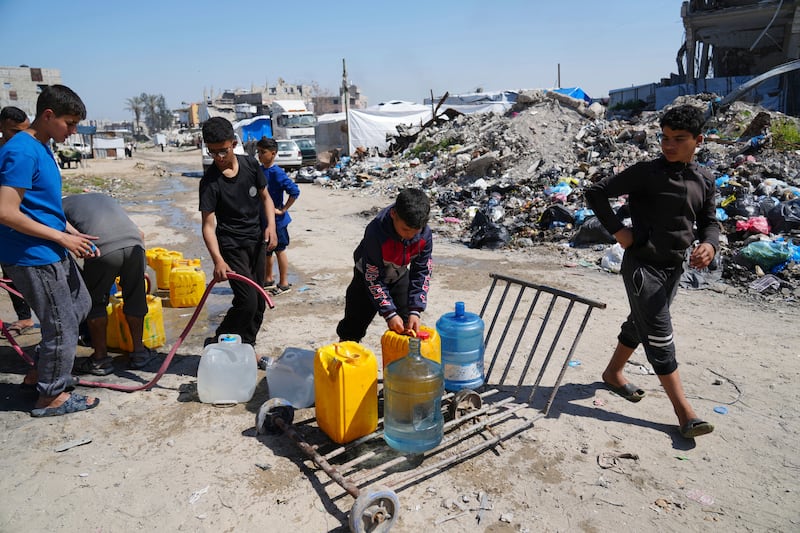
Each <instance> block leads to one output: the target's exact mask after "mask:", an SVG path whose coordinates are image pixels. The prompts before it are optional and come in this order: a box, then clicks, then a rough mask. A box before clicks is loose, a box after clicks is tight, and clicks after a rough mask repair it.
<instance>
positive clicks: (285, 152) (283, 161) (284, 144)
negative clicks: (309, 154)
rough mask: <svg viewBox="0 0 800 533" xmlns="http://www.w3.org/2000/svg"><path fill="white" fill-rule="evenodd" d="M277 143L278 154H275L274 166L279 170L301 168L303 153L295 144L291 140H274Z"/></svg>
mask: <svg viewBox="0 0 800 533" xmlns="http://www.w3.org/2000/svg"><path fill="white" fill-rule="evenodd" d="M276 142H277V143H278V153H277V154H275V164H276V165H278V166H280V167H281V168H283V169H285V170H288V169H295V168H300V167H302V166H303V153H302V152H301V151H300V147H299V146H297V142H296V141H293V140H291V139H280V140H276Z"/></svg>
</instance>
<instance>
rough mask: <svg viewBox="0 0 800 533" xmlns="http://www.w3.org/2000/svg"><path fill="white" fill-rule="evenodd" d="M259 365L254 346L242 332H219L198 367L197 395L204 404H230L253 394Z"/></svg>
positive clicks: (207, 347)
mask: <svg viewBox="0 0 800 533" xmlns="http://www.w3.org/2000/svg"><path fill="white" fill-rule="evenodd" d="M257 377H258V364H257V363H256V354H255V351H254V350H253V347H252V346H250V345H249V344H242V338H241V337H240V336H239V335H231V334H224V335H220V336H219V338H218V341H217V342H214V343H211V344H209V345H208V346H206V347H205V348H204V349H203V355H202V356H201V357H200V365H199V366H198V368H197V394H198V396H200V401H201V402H203V403H214V404H231V403H240V402H247V401H250V399H251V398H252V397H253V393H254V392H255V390H256V381H257Z"/></svg>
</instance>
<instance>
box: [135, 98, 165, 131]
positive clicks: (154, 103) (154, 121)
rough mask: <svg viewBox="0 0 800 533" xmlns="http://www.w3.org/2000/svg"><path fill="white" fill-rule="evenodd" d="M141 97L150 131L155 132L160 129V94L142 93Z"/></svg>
mask: <svg viewBox="0 0 800 533" xmlns="http://www.w3.org/2000/svg"><path fill="white" fill-rule="evenodd" d="M139 99H140V101H141V102H142V106H143V108H144V114H145V121H146V122H147V126H148V127H149V128H150V133H151V134H152V133H155V131H156V130H158V129H160V128H159V124H158V122H159V121H158V109H157V108H158V95H155V94H145V93H142V95H141V96H140V97H139Z"/></svg>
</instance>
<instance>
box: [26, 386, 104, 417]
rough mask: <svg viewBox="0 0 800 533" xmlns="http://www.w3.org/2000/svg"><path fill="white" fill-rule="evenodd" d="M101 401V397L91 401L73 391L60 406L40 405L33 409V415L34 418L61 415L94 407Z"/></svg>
mask: <svg viewBox="0 0 800 533" xmlns="http://www.w3.org/2000/svg"><path fill="white" fill-rule="evenodd" d="M99 403H100V398H95V399H94V402H92V403H89V398H87V397H86V396H83V395H82V394H77V393H75V392H73V393H71V394H70V395H69V398H67V401H65V402H64V403H62V404H61V405H59V406H58V407H40V408H37V409H32V410H31V416H32V417H34V418H40V417H44V416H61V415H66V414H69V413H77V412H78V411H86V410H88V409H94V408H95V407H97V404H99Z"/></svg>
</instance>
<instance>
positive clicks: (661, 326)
mask: <svg viewBox="0 0 800 533" xmlns="http://www.w3.org/2000/svg"><path fill="white" fill-rule="evenodd" d="M682 272H683V269H682V267H681V266H677V267H656V266H653V265H649V264H647V263H642V262H641V261H639V260H637V259H636V258H635V257H634V256H633V255H631V254H630V253H627V252H626V253H625V255H624V256H623V258H622V270H621V271H620V273H621V274H622V279H623V281H624V282H625V291H626V292H627V294H628V303H629V304H630V306H631V312H630V314H629V315H628V318H627V319H626V320H625V322H624V323H623V324H622V327H621V328H620V333H619V336H618V337H617V339H618V340H619V342H620V343H622V344H623V345H624V346H627V347H629V348H633V349H636V347H637V346H639V344H640V343H641V344H642V345H643V346H644V351H645V354H646V355H647V360H648V361H649V362H650V364H651V365H653V370H654V371H655V373H656V374H657V375H659V376H663V375H667V374H671V373H672V372H674V371H675V369H677V368H678V362H677V360H676V359H675V341H674V339H673V334H672V315H671V314H670V305H672V300H673V299H674V298H675V293H676V292H677V291H678V282H679V281H680V279H681V274H682Z"/></svg>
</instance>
